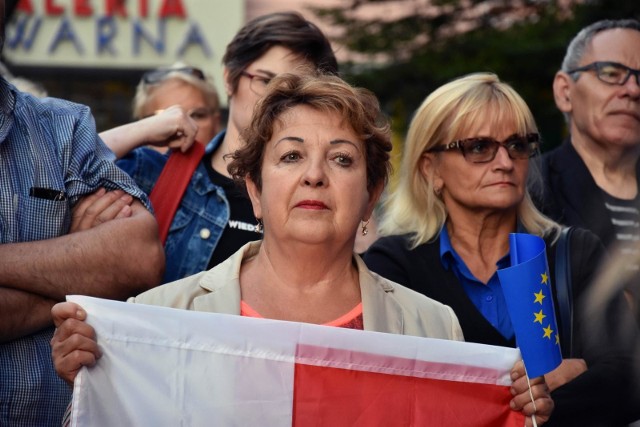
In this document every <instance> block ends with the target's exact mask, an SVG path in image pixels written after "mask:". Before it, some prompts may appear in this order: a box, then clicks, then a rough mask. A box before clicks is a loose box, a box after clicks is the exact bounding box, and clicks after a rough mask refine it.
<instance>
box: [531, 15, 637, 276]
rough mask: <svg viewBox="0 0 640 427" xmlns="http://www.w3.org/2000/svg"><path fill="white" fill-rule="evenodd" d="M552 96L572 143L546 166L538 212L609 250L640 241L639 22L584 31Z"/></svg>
mask: <svg viewBox="0 0 640 427" xmlns="http://www.w3.org/2000/svg"><path fill="white" fill-rule="evenodd" d="M553 93H554V97H555V101H556V105H557V107H558V109H559V110H560V111H562V113H563V114H564V116H565V119H566V121H567V124H568V127H569V133H570V135H569V138H568V140H567V141H565V143H564V144H562V145H561V146H560V147H559V148H557V149H555V150H553V151H552V152H550V153H548V154H546V155H545V156H544V158H543V168H542V169H543V175H544V178H545V188H544V191H543V197H542V200H541V202H540V204H539V207H540V208H541V210H542V211H543V212H544V213H546V214H547V215H549V216H550V217H552V218H553V219H555V220H557V221H558V222H560V223H563V224H565V225H574V226H579V227H582V228H587V229H589V230H591V231H593V232H594V233H596V234H597V235H598V236H599V237H600V239H601V240H602V242H603V243H604V244H605V246H607V247H610V246H612V245H613V244H615V243H618V242H619V243H622V244H628V243H630V242H633V241H637V240H638V239H639V238H640V225H639V223H640V213H639V211H638V202H639V201H640V200H639V199H638V188H639V184H638V178H639V177H640V175H639V173H638V172H639V169H638V167H639V164H638V159H639V158H640V22H638V21H636V20H632V19H625V20H619V21H611V20H604V21H599V22H596V23H594V24H592V25H590V26H588V27H586V28H584V29H583V30H582V31H580V33H578V35H577V36H576V37H575V38H574V39H573V40H572V41H571V43H570V44H569V47H568V49H567V53H566V56H565V58H564V61H563V63H562V69H561V70H560V71H558V73H557V74H556V76H555V79H554V82H553ZM628 250H630V249H628ZM635 267H636V268H637V267H638V266H635Z"/></svg>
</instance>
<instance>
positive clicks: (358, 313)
mask: <svg viewBox="0 0 640 427" xmlns="http://www.w3.org/2000/svg"><path fill="white" fill-rule="evenodd" d="M240 315H241V316H245V317H257V318H259V319H264V316H262V315H261V314H260V313H258V312H257V311H255V310H254V309H253V308H252V307H251V306H250V305H249V304H247V303H246V302H244V300H243V301H240ZM324 326H337V327H339V328H348V329H360V330H363V329H364V322H363V319H362V303H358V305H356V306H355V307H353V308H352V309H351V310H350V311H349V312H348V313H346V314H343V315H342V316H340V317H338V318H337V319H335V320H332V321H331V322H328V323H325V324H324Z"/></svg>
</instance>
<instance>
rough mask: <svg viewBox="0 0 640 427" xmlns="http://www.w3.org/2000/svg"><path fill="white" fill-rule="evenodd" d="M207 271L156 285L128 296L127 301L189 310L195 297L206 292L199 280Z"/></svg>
mask: <svg viewBox="0 0 640 427" xmlns="http://www.w3.org/2000/svg"><path fill="white" fill-rule="evenodd" d="M207 273H208V272H207V271H202V272H200V273H197V274H194V275H192V276H188V277H185V278H183V279H179V280H176V281H174V282H170V283H167V284H164V285H160V286H156V287H155V288H152V289H149V290H148V291H146V292H143V293H141V294H139V295H137V296H135V297H131V298H129V300H128V301H127V302H131V303H136V304H148V305H159V306H164V307H172V308H180V309H184V310H189V309H191V307H192V304H193V300H194V299H195V298H196V297H198V296H201V295H204V294H206V293H208V291H207V290H206V289H204V288H202V287H201V286H200V281H201V280H202V279H203V276H205V275H206V274H207Z"/></svg>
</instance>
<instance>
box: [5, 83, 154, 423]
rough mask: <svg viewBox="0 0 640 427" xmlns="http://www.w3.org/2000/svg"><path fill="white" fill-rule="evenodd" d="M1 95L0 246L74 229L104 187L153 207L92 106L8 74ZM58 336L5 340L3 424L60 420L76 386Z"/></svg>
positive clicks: (40, 334)
mask: <svg viewBox="0 0 640 427" xmlns="http://www.w3.org/2000/svg"><path fill="white" fill-rule="evenodd" d="M0 99H1V100H2V101H1V102H0V104H1V105H0V244H6V243H12V242H16V243H17V242H28V241H34V240H44V239H50V238H54V237H58V236H61V235H64V234H66V233H68V231H69V226H70V224H71V210H72V208H73V206H74V204H75V203H76V202H77V201H78V199H79V198H80V197H81V196H83V195H85V194H88V193H92V192H94V191H96V190H97V189H98V188H100V187H106V188H108V189H116V188H120V189H122V190H124V191H125V192H127V193H129V194H131V195H132V196H134V197H136V198H138V199H140V200H141V201H142V202H143V203H145V204H146V205H147V206H148V200H147V197H146V196H145V195H144V193H142V192H141V191H140V190H139V189H138V188H137V186H136V185H135V183H134V182H133V180H132V179H131V178H130V177H129V176H127V175H126V174H125V173H124V172H123V171H121V170H120V169H118V168H117V167H116V166H115V164H114V163H113V153H111V151H110V150H109V149H108V148H107V147H106V146H105V145H104V144H103V143H102V141H101V140H100V138H99V137H98V135H97V133H96V129H95V123H94V120H93V117H92V116H91V112H90V110H89V108H88V107H86V106H82V105H78V104H73V103H70V102H67V101H63V100H59V99H53V98H47V99H38V98H35V97H33V96H31V95H28V94H24V93H21V92H18V91H17V90H16V89H15V88H14V87H13V86H11V85H10V84H9V83H7V82H6V81H5V80H4V79H2V78H0ZM0 262H1V261H0ZM0 309H1V307H0ZM52 335H53V328H47V329H45V330H43V331H40V332H38V333H35V334H33V335H30V336H27V337H23V338H19V339H16V340H13V341H10V342H8V343H4V344H0V426H29V427H31V426H49V425H55V426H59V425H60V422H61V420H62V415H63V413H64V410H65V408H66V406H67V404H68V403H69V400H70V398H71V388H70V387H69V386H68V385H67V384H66V383H65V382H64V381H63V380H62V379H60V378H59V377H58V376H57V375H56V373H55V371H54V368H53V363H52V362H51V348H50V346H49V341H50V339H51V337H52Z"/></svg>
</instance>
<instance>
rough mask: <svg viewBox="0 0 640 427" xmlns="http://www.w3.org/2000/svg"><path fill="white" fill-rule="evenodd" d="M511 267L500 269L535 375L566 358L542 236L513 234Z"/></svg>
mask: <svg viewBox="0 0 640 427" xmlns="http://www.w3.org/2000/svg"><path fill="white" fill-rule="evenodd" d="M509 242H510V247H511V250H510V255H511V267H509V268H505V269H502V270H498V277H499V278H500V283H501V285H502V289H503V292H504V298H505V301H506V303H507V307H508V310H509V315H510V316H511V323H512V324H513V328H514V330H515V333H516V342H517V344H518V347H520V351H521V353H522V358H523V360H524V363H525V366H526V368H527V372H528V374H529V376H531V377H537V376H540V375H544V374H546V373H547V372H549V371H551V370H553V369H555V368H556V367H557V366H558V365H560V362H562V355H561V352H560V336H559V334H558V326H557V324H556V320H555V314H554V309H553V295H552V287H551V279H550V277H549V266H548V265H547V253H546V248H545V244H544V240H542V239H541V238H540V237H538V236H533V235H530V234H522V233H511V234H510V235H509Z"/></svg>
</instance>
